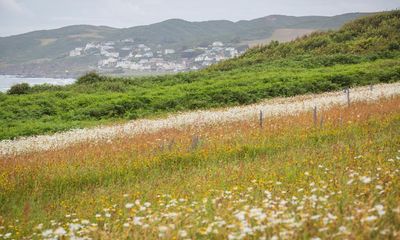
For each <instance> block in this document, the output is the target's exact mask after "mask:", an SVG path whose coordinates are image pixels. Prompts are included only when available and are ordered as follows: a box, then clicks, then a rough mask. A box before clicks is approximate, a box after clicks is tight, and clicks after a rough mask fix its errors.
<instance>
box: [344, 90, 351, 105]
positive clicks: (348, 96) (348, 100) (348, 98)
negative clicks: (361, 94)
mask: <svg viewBox="0 0 400 240" xmlns="http://www.w3.org/2000/svg"><path fill="white" fill-rule="evenodd" d="M345 91H346V97H347V106H348V107H350V89H349V88H346V90H345Z"/></svg>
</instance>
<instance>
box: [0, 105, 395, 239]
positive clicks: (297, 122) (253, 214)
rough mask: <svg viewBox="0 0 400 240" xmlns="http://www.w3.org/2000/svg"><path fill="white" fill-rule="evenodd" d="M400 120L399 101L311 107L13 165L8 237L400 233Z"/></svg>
mask: <svg viewBox="0 0 400 240" xmlns="http://www.w3.org/2000/svg"><path fill="white" fill-rule="evenodd" d="M399 113H400V98H399V97H396V98H391V99H385V100H381V101H379V102H376V103H354V104H352V106H351V108H343V107H336V108H333V109H331V110H328V111H325V112H320V113H319V117H321V116H323V117H324V123H323V126H322V127H320V126H318V127H314V124H313V116H312V113H311V112H309V113H303V114H300V115H298V116H291V117H274V118H267V119H266V120H265V122H264V127H263V128H262V129H261V128H260V127H259V124H258V119H254V120H253V121H247V122H237V123H231V124H224V125H219V124H215V125H210V126H203V127H196V126H191V127H188V128H184V129H168V130H163V131H160V132H157V133H148V134H143V135H140V136H138V137H135V138H133V139H130V138H120V139H116V140H114V141H113V142H108V143H102V144H94V143H87V144H81V145H78V146H72V147H69V148H66V149H63V150H54V151H48V152H39V153H36V154H30V155H22V156H16V157H7V158H3V159H0V164H1V165H0V176H1V177H0V189H1V191H0V206H1V207H0V215H1V218H0V225H2V226H4V229H0V234H6V233H11V234H12V236H13V237H14V238H21V237H22V236H30V237H33V238H43V237H44V236H47V234H48V236H49V237H51V236H55V234H61V235H63V231H62V229H63V230H65V231H66V232H71V234H73V235H80V236H83V235H84V236H91V237H94V238H109V239H115V238H120V239H132V238H133V239H137V238H148V239H153V238H174V237H176V238H181V239H185V238H186V237H185V235H187V237H191V238H205V239H209V238H215V239H220V238H228V237H229V238H231V239H240V238H241V237H247V238H258V237H263V236H265V237H268V238H270V237H273V236H276V237H281V238H289V237H294V238H311V237H321V238H325V237H331V236H333V235H336V234H337V236H338V237H347V238H382V239H386V238H396V237H398V234H399V231H400V229H399V226H400V224H399V223H400V211H399V207H400V206H399V202H400V201H399V200H400V193H399V189H400V188H399V187H400V186H399V183H400V181H399V180H400V179H399V174H398V167H399V165H398V164H399V160H398V159H399V158H400V152H398V151H399V150H400V148H399V146H400V139H399V138H398V136H399V133H400V132H399V131H400V125H399V124H400V115H399ZM319 119H320V118H319ZM195 136H196V137H195ZM196 139H197V140H196ZM194 141H196V144H195V145H194ZM269 194H271V196H270V195H269ZM293 197H294V198H293ZM136 200H138V201H136ZM282 201H283V202H282ZM167 206H168V207H167ZM279 212H281V213H279ZM15 220H19V221H18V222H16V221H15ZM51 220H54V221H51ZM86 220H87V221H86ZM39 224H43V226H42V225H39ZM71 224H78V225H79V226H78V225H77V226H75V225H71ZM135 224H136V225H135ZM37 225H39V228H35V227H36V226H37ZM71 226H72V227H71ZM74 226H75V227H77V228H79V230H74V229H72V230H71V228H73V227H74ZM260 227H261V228H260ZM46 229H51V231H47V232H46ZM56 230H58V231H56ZM43 234H44V235H43ZM242 234H244V235H243V236H242Z"/></svg>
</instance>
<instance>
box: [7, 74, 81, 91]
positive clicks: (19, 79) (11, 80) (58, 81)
mask: <svg viewBox="0 0 400 240" xmlns="http://www.w3.org/2000/svg"><path fill="white" fill-rule="evenodd" d="M75 81H76V79H73V78H46V77H42V78H36V77H35V78H33V77H24V76H16V75H0V92H7V90H8V89H10V88H11V86H12V85H14V84H17V83H28V84H29V85H32V86H33V85H38V84H44V83H48V84H53V85H67V84H72V83H74V82H75Z"/></svg>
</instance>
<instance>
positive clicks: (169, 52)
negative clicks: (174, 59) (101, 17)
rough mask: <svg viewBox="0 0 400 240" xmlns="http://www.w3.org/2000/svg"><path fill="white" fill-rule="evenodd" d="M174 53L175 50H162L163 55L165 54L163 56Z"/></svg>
mask: <svg viewBox="0 0 400 240" xmlns="http://www.w3.org/2000/svg"><path fill="white" fill-rule="evenodd" d="M174 53H175V50H174V49H165V50H164V54H165V55H168V54H174Z"/></svg>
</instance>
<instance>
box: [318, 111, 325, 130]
mask: <svg viewBox="0 0 400 240" xmlns="http://www.w3.org/2000/svg"><path fill="white" fill-rule="evenodd" d="M323 126H324V115H322V114H321V122H320V125H319V127H320V128H322V127H323Z"/></svg>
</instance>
